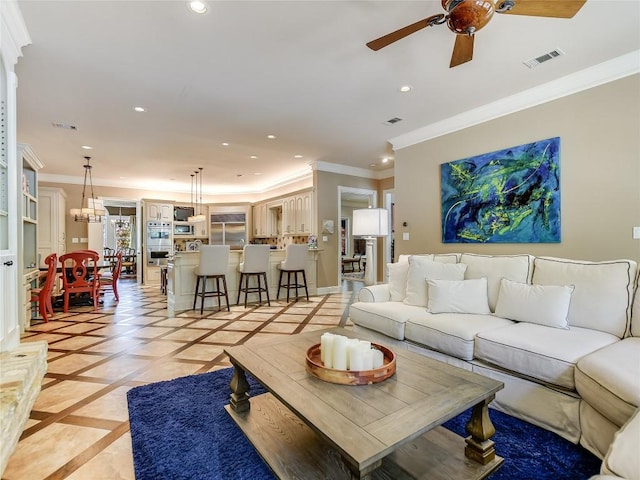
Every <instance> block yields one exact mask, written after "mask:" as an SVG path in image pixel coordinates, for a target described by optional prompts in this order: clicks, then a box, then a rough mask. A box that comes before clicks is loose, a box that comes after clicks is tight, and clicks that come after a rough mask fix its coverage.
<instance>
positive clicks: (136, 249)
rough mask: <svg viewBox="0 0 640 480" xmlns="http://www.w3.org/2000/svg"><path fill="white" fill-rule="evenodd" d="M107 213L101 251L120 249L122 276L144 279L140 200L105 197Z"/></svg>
mask: <svg viewBox="0 0 640 480" xmlns="http://www.w3.org/2000/svg"><path fill="white" fill-rule="evenodd" d="M103 202H104V207H105V209H106V210H107V215H106V217H105V221H104V222H103V227H102V235H101V237H102V238H101V240H102V246H101V249H100V251H112V252H117V251H120V252H122V254H123V266H124V268H123V269H122V270H123V271H122V273H121V275H122V278H126V277H130V278H135V279H136V281H137V283H141V281H142V269H143V265H142V262H141V258H142V257H141V252H142V237H141V232H142V229H141V221H140V202H136V201H135V200H123V199H117V198H104V199H103Z"/></svg>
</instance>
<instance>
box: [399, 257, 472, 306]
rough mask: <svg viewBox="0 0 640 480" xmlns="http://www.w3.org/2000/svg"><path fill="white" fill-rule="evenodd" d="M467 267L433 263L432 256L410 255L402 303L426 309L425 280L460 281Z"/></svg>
mask: <svg viewBox="0 0 640 480" xmlns="http://www.w3.org/2000/svg"><path fill="white" fill-rule="evenodd" d="M466 269H467V266H466V265H464V264H460V263H440V262H434V261H433V260H432V256H429V257H423V256H416V255H412V256H411V258H410V259H409V272H408V273H407V296H406V298H405V301H404V303H407V304H408V305H415V306H419V307H426V306H427V305H428V303H429V295H428V294H429V291H428V289H427V283H426V280H427V279H434V280H462V279H463V278H464V272H465V270H466Z"/></svg>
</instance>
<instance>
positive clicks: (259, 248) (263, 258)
mask: <svg viewBox="0 0 640 480" xmlns="http://www.w3.org/2000/svg"><path fill="white" fill-rule="evenodd" d="M270 250H271V247H269V245H245V246H244V250H243V253H242V256H243V261H242V262H240V265H238V272H240V283H239V285H238V300H237V301H236V303H237V304H238V305H240V294H241V293H244V306H245V308H246V307H247V297H248V296H249V294H250V293H257V294H258V301H259V303H262V292H265V293H266V294H267V305H269V306H271V301H270V300H269V285H268V283H267V270H268V269H269V252H270ZM252 277H255V278H256V281H257V286H249V283H250V282H249V280H250V279H251V278H252ZM262 279H264V285H262V282H261V280H262ZM243 280H244V286H243V285H242V281H243Z"/></svg>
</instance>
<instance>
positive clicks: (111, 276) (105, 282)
mask: <svg viewBox="0 0 640 480" xmlns="http://www.w3.org/2000/svg"><path fill="white" fill-rule="evenodd" d="M115 258H116V261H115V264H114V266H113V269H112V270H111V273H106V274H102V273H101V274H100V276H99V279H100V281H99V283H100V286H99V288H100V294H101V295H102V294H104V292H105V291H106V290H111V291H113V296H114V297H116V302H119V301H120V296H119V295H118V278H120V271H121V270H122V252H118V253H116V255H115Z"/></svg>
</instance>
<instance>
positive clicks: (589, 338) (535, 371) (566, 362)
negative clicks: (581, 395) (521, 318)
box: [475, 322, 619, 390]
mask: <svg viewBox="0 0 640 480" xmlns="http://www.w3.org/2000/svg"><path fill="white" fill-rule="evenodd" d="M617 341H619V339H618V338H617V337H616V336H615V335H611V334H608V333H605V332H600V331H597V330H590V329H585V328H579V327H571V328H569V329H567V330H564V329H561V328H551V327H545V326H543V325H536V324H533V323H525V322H522V323H517V324H514V325H510V326H507V327H503V328H496V329H493V330H487V331H484V332H480V333H478V335H477V336H476V342H475V357H476V358H478V359H480V360H483V361H485V362H489V363H491V364H494V365H497V366H499V367H501V368H504V369H507V370H511V371H512V372H517V373H520V374H522V375H526V376H528V377H532V378H535V379H537V380H540V381H542V382H547V383H550V384H552V385H557V386H558V387H562V388H567V389H570V390H574V389H575V381H574V369H575V365H576V363H577V362H578V361H579V360H580V359H581V358H582V357H584V356H585V355H587V354H589V353H591V352H594V351H595V350H598V349H599V348H602V347H605V346H607V345H610V344H612V343H615V342H617Z"/></svg>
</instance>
